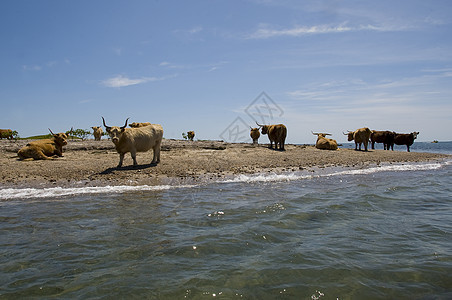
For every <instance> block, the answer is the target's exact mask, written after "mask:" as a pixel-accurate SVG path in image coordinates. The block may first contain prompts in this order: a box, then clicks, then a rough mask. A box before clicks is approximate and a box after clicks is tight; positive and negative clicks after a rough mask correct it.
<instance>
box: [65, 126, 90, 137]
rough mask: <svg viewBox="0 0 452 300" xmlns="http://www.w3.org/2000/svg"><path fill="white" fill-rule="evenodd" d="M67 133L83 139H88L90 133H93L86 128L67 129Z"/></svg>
mask: <svg viewBox="0 0 452 300" xmlns="http://www.w3.org/2000/svg"><path fill="white" fill-rule="evenodd" d="M66 134H67V135H68V136H69V137H76V138H79V139H82V140H86V138H87V137H88V136H90V135H92V133H91V131H90V130H85V129H72V128H71V130H69V131H66Z"/></svg>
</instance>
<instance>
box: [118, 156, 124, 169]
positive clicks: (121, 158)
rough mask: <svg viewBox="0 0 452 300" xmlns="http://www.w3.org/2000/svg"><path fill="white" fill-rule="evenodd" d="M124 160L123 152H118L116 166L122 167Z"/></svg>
mask: <svg viewBox="0 0 452 300" xmlns="http://www.w3.org/2000/svg"><path fill="white" fill-rule="evenodd" d="M123 161H124V153H119V164H118V168H121V167H122V162H123Z"/></svg>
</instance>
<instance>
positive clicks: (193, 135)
mask: <svg viewBox="0 0 452 300" xmlns="http://www.w3.org/2000/svg"><path fill="white" fill-rule="evenodd" d="M187 137H188V139H189V140H190V141H193V139H194V138H195V132H194V131H188V132H187Z"/></svg>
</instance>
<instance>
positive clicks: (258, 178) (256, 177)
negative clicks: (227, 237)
mask: <svg viewBox="0 0 452 300" xmlns="http://www.w3.org/2000/svg"><path fill="white" fill-rule="evenodd" d="M449 164H450V161H446V162H443V163H414V164H396V165H382V166H376V167H368V168H363V169H349V170H343V171H337V168H336V169H335V168H331V169H326V170H320V171H319V172H316V173H315V174H307V173H306V172H290V173H282V174H277V173H268V174H262V173H261V174H250V175H247V174H241V175H238V176H235V177H234V178H232V179H228V180H224V181H222V182H224V183H232V182H234V183H239V182H246V183H253V182H282V181H295V180H302V179H310V178H319V177H330V176H343V175H369V174H374V173H378V172H406V171H424V170H436V169H439V168H441V167H443V166H445V165H449Z"/></svg>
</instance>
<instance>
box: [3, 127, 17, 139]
mask: <svg viewBox="0 0 452 300" xmlns="http://www.w3.org/2000/svg"><path fill="white" fill-rule="evenodd" d="M4 138H5V139H8V140H12V139H13V138H14V137H13V131H12V130H11V129H0V139H4Z"/></svg>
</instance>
